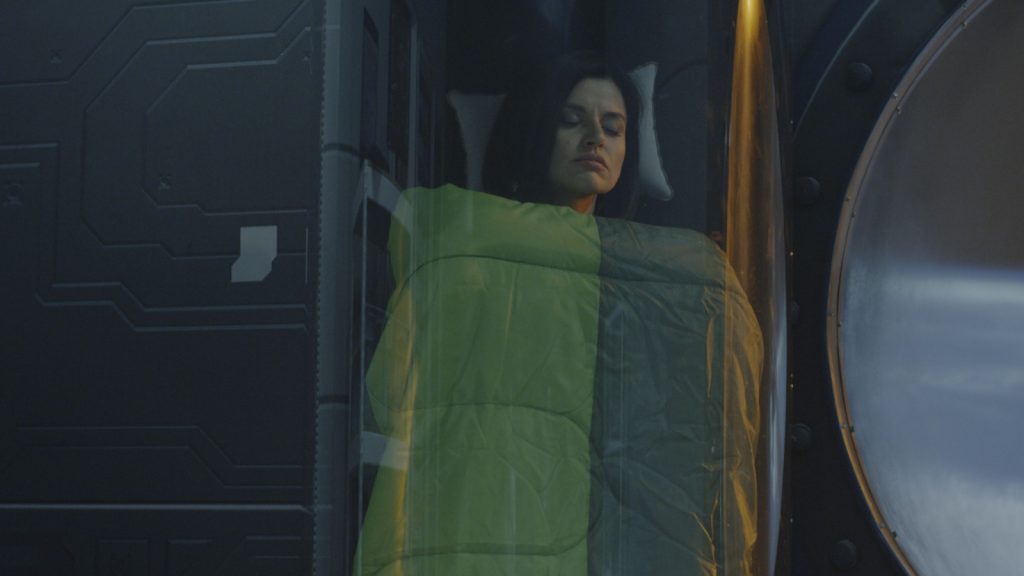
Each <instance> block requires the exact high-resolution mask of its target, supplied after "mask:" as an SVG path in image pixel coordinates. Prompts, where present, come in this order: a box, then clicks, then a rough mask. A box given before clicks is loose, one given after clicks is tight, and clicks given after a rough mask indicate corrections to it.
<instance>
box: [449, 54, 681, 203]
mask: <svg viewBox="0 0 1024 576" xmlns="http://www.w3.org/2000/svg"><path fill="white" fill-rule="evenodd" d="M657 74H658V64H657V63H655V62H650V63H647V64H644V65H643V66H640V67H638V68H636V69H635V70H633V71H632V72H630V73H629V76H630V78H632V79H633V84H634V85H636V90H637V92H638V93H639V95H640V102H639V104H640V120H639V123H638V129H639V134H638V136H639V147H640V150H639V151H638V152H637V154H638V158H637V159H638V162H639V174H638V180H639V185H640V192H641V193H642V194H646V195H647V196H650V197H652V198H657V199H659V200H669V199H671V198H672V196H673V193H674V192H673V190H672V187H671V186H669V183H668V178H667V177H666V176H665V170H664V169H663V168H662V166H661V152H660V150H659V149H658V137H657V133H656V132H655V129H654V101H653V100H654V80H655V78H656V77H657ZM504 100H505V95H504V94H466V93H463V92H459V91H452V92H449V93H448V102H449V103H450V104H451V105H452V108H454V109H455V116H456V118H457V119H458V122H459V132H460V133H461V134H462V143H463V147H464V148H465V149H466V185H467V187H468V188H470V189H471V190H480V189H481V187H482V186H483V166H484V156H485V155H486V153H487V143H488V141H489V140H490V137H491V130H492V129H493V127H494V121H495V119H496V118H497V116H498V111H499V110H500V109H501V103H502V102H503V101H504Z"/></svg>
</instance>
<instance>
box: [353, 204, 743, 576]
mask: <svg viewBox="0 0 1024 576" xmlns="http://www.w3.org/2000/svg"><path fill="white" fill-rule="evenodd" d="M389 249H390V251H391V257H392V269H393V272H394V275H395V280H396V289H395V292H394V294H393V296H392V298H391V301H390V303H389V307H388V308H389V309H388V312H389V318H388V324H387V326H386V328H385V330H384V334H383V336H382V338H381V341H380V343H379V345H378V347H377V350H376V352H375V354H374V357H373V360H372V362H371V365H370V369H369V373H368V374H367V387H368V390H367V394H368V398H369V401H370V405H371V407H372V409H373V414H374V416H375V419H376V422H377V425H378V426H379V427H380V431H381V432H382V433H383V434H385V435H386V436H388V446H387V448H386V450H385V455H384V458H383V459H382V460H383V462H385V463H386V464H385V465H382V466H381V467H380V469H379V471H378V474H377V477H376V481H375V482H374V485H373V488H372V493H371V497H370V502H369V508H368V511H367V515H366V518H365V519H364V523H363V528H362V533H361V535H360V541H359V549H358V552H357V558H356V566H355V568H356V573H357V574H365V575H371V574H372V575H416V576H421V575H435V574H436V575H463V574H481V575H485V574H486V575H505V574H509V575H511V574H546V575H552V576H554V575H579V576H583V575H586V574H601V575H604V574H615V575H625V574H637V575H640V574H643V575H651V574H694V575H697V574H700V575H703V574H733V573H735V574H746V573H748V572H749V570H750V566H749V563H750V561H751V556H752V547H753V545H754V540H755V535H756V509H757V507H756V501H755V497H756V493H757V491H756V477H755V470H754V458H755V452H756V447H757V430H758V414H757V410H758V402H757V398H758V390H757V387H758V379H759V376H760V373H761V356H762V350H761V336H760V332H759V330H758V328H757V323H756V320H755V319H754V315H753V313H752V311H751V309H750V306H749V304H748V303H747V301H746V298H745V296H744V294H743V292H742V290H741V289H740V287H739V285H738V282H737V281H736V278H735V276H734V274H733V272H732V271H731V269H730V268H729V266H728V265H727V264H726V262H725V259H724V257H723V255H722V253H721V251H720V250H719V249H718V248H717V246H715V245H714V244H713V243H712V242H710V241H709V240H708V239H707V238H705V237H704V236H702V235H700V234H698V233H695V232H691V231H686V230H677V229H668V228H659V227H653V226H645V225H640V224H635V223H630V222H625V221H619V220H611V219H602V218H593V217H590V216H584V215H579V214H576V213H575V212H573V211H572V210H570V209H568V208H563V207H555V206H547V205H537V204H522V203H517V202H513V201H510V200H506V199H503V198H498V197H495V196H490V195H486V194H481V193H477V192H471V191H467V190H463V189H460V188H457V187H454V186H445V187H441V188H438V189H432V190H427V189H414V190H409V191H406V192H405V193H404V194H403V195H402V197H401V199H400V201H399V205H398V207H397V208H396V210H395V214H394V218H393V221H392V225H391V236H390V240H389Z"/></svg>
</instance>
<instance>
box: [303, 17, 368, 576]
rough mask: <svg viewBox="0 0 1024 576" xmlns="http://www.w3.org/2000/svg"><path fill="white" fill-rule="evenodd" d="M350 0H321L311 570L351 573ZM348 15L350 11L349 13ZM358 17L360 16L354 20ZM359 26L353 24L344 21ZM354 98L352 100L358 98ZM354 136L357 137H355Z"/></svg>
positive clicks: (355, 42)
mask: <svg viewBox="0 0 1024 576" xmlns="http://www.w3.org/2000/svg"><path fill="white" fill-rule="evenodd" d="M359 4H360V3H359V2H353V1H352V0H324V16H323V50H324V55H323V78H322V82H323V84H322V86H323V88H322V92H321V103H320V106H321V110H320V112H321V126H320V196H319V213H318V218H319V227H318V228H319V234H318V236H317V238H316V239H315V240H314V241H315V242H317V244H318V246H317V250H318V255H319V261H318V262H317V269H316V273H317V298H316V309H317V318H316V330H315V334H316V355H315V363H316V376H315V379H316V396H315V414H314V421H315V425H314V426H315V432H314V444H315V449H314V462H313V468H314V477H313V559H312V564H313V565H312V574H314V575H315V576H337V575H343V574H348V573H349V569H350V568H351V566H350V556H351V554H350V552H351V551H350V550H349V546H348V543H349V542H350V540H351V538H350V534H349V533H348V529H347V525H346V523H345V522H346V518H345V512H346V507H347V506H348V499H347V494H348V489H347V486H346V484H347V458H346V455H347V422H348V413H349V406H348V404H347V400H346V399H347V398H348V390H347V389H346V385H347V384H348V380H349V368H350V364H351V362H350V354H351V331H352V290H353V285H352V250H353V246H352V242H353V234H352V225H353V217H352V202H351V201H349V200H350V198H351V196H352V195H354V194H355V193H356V192H355V189H356V183H357V182H358V177H359V162H360V159H359V153H358V144H357V143H358V128H359V127H358V113H357V111H356V110H354V109H355V108H358V102H359V100H358V98H354V99H353V98H352V96H351V94H350V93H349V92H351V91H352V90H358V82H356V83H352V82H348V83H345V82H344V79H345V76H346V75H349V76H351V77H356V78H358V77H359V56H360V53H359V49H358V46H359V42H360V39H361V36H360V35H359V34H358V28H359V25H360V24H361V20H360V19H356V18H352V17H351V14H352V13H354V12H355V11H356V10H357V9H358V8H359V7H360V6H359ZM346 16H349V18H348V19H346ZM353 23H355V24H353ZM353 26H354V27H355V28H357V30H356V31H353V30H347V29H346V28H352V27H353ZM353 102H354V103H355V104H353ZM353 140H354V141H355V142H356V144H353V142H352V141H353Z"/></svg>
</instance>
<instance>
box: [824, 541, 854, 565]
mask: <svg viewBox="0 0 1024 576" xmlns="http://www.w3.org/2000/svg"><path fill="white" fill-rule="evenodd" d="M828 557H829V560H831V562H832V566H834V567H835V568H836V569H837V570H849V569H851V568H853V567H854V566H856V565H857V545H856V544H854V543H853V542H851V541H850V540H845V539H844V540H840V541H839V542H836V543H835V544H833V545H832V550H830V551H829V554H828Z"/></svg>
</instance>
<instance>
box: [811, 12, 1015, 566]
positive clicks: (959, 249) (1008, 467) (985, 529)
mask: <svg viewBox="0 0 1024 576" xmlns="http://www.w3.org/2000/svg"><path fill="white" fill-rule="evenodd" d="M1022 55H1024V4H1022V3H1020V2H1018V1H1016V0H991V1H989V2H967V3H966V5H965V6H964V7H963V9H962V10H960V11H959V12H957V13H956V14H955V16H954V17H953V18H952V20H951V21H950V22H948V23H947V24H946V26H944V27H943V28H942V29H941V30H940V31H939V33H938V34H937V35H936V37H935V38H934V39H933V41H932V42H931V43H930V44H929V46H927V47H926V48H925V50H924V51H923V52H922V55H921V56H920V57H919V58H918V60H917V62H916V63H915V64H914V65H913V66H912V67H911V68H910V69H909V71H908V73H907V75H906V77H905V78H904V79H903V81H902V82H901V83H900V85H899V87H898V88H897V90H896V92H895V93H894V94H893V97H892V99H891V101H890V102H889V104H888V106H887V107H886V109H885V111H884V112H883V114H882V116H881V118H880V120H879V122H878V125H877V126H876V128H875V130H874V132H873V134H872V137H871V138H870V139H869V141H868V144H867V146H866V148H865V150H864V153H863V154H862V156H861V160H860V162H859V164H858V167H857V170H856V171H855V174H854V178H853V180H852V182H851V185H850V188H849V192H848V195H847V197H846V202H845V205H844V208H843V213H842V216H841V221H840V228H839V232H838V234H837V241H836V247H835V254H834V258H833V263H834V264H833V272H832V278H831V285H830V296H829V324H828V331H827V334H828V349H829V354H830V359H829V360H830V366H831V373H832V375H833V387H834V391H835V397H836V402H837V409H838V413H839V421H840V424H841V427H842V428H843V432H844V439H845V441H846V446H847V449H848V451H849V453H850V456H851V458H852V461H853V463H854V468H855V470H856V471H857V476H858V480H859V481H860V484H861V487H862V489H863V490H864V492H865V494H866V495H867V497H868V501H869V503H870V506H871V508H872V512H873V514H874V516H875V519H876V521H877V522H878V524H879V526H880V528H881V530H882V532H883V534H884V535H885V536H886V538H887V540H888V541H889V543H890V545H892V546H893V548H894V550H895V551H896V553H897V555H898V556H899V557H900V558H901V560H902V561H903V563H904V566H905V567H906V568H907V569H908V570H909V571H911V572H912V573H917V574H922V575H928V576H932V575H950V576H959V575H963V574H1013V573H1017V572H1018V571H1019V570H1020V568H1019V567H1020V566H1021V565H1024V546H1021V545H1020V542H1021V540H1022V539H1024V434H1022V433H1021V432H1020V422H1021V417H1020V414H1021V412H1022V410H1024V191H1022V188H1024V74H1022V73H1021V70H1022V67H1021V58H1022Z"/></svg>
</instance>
